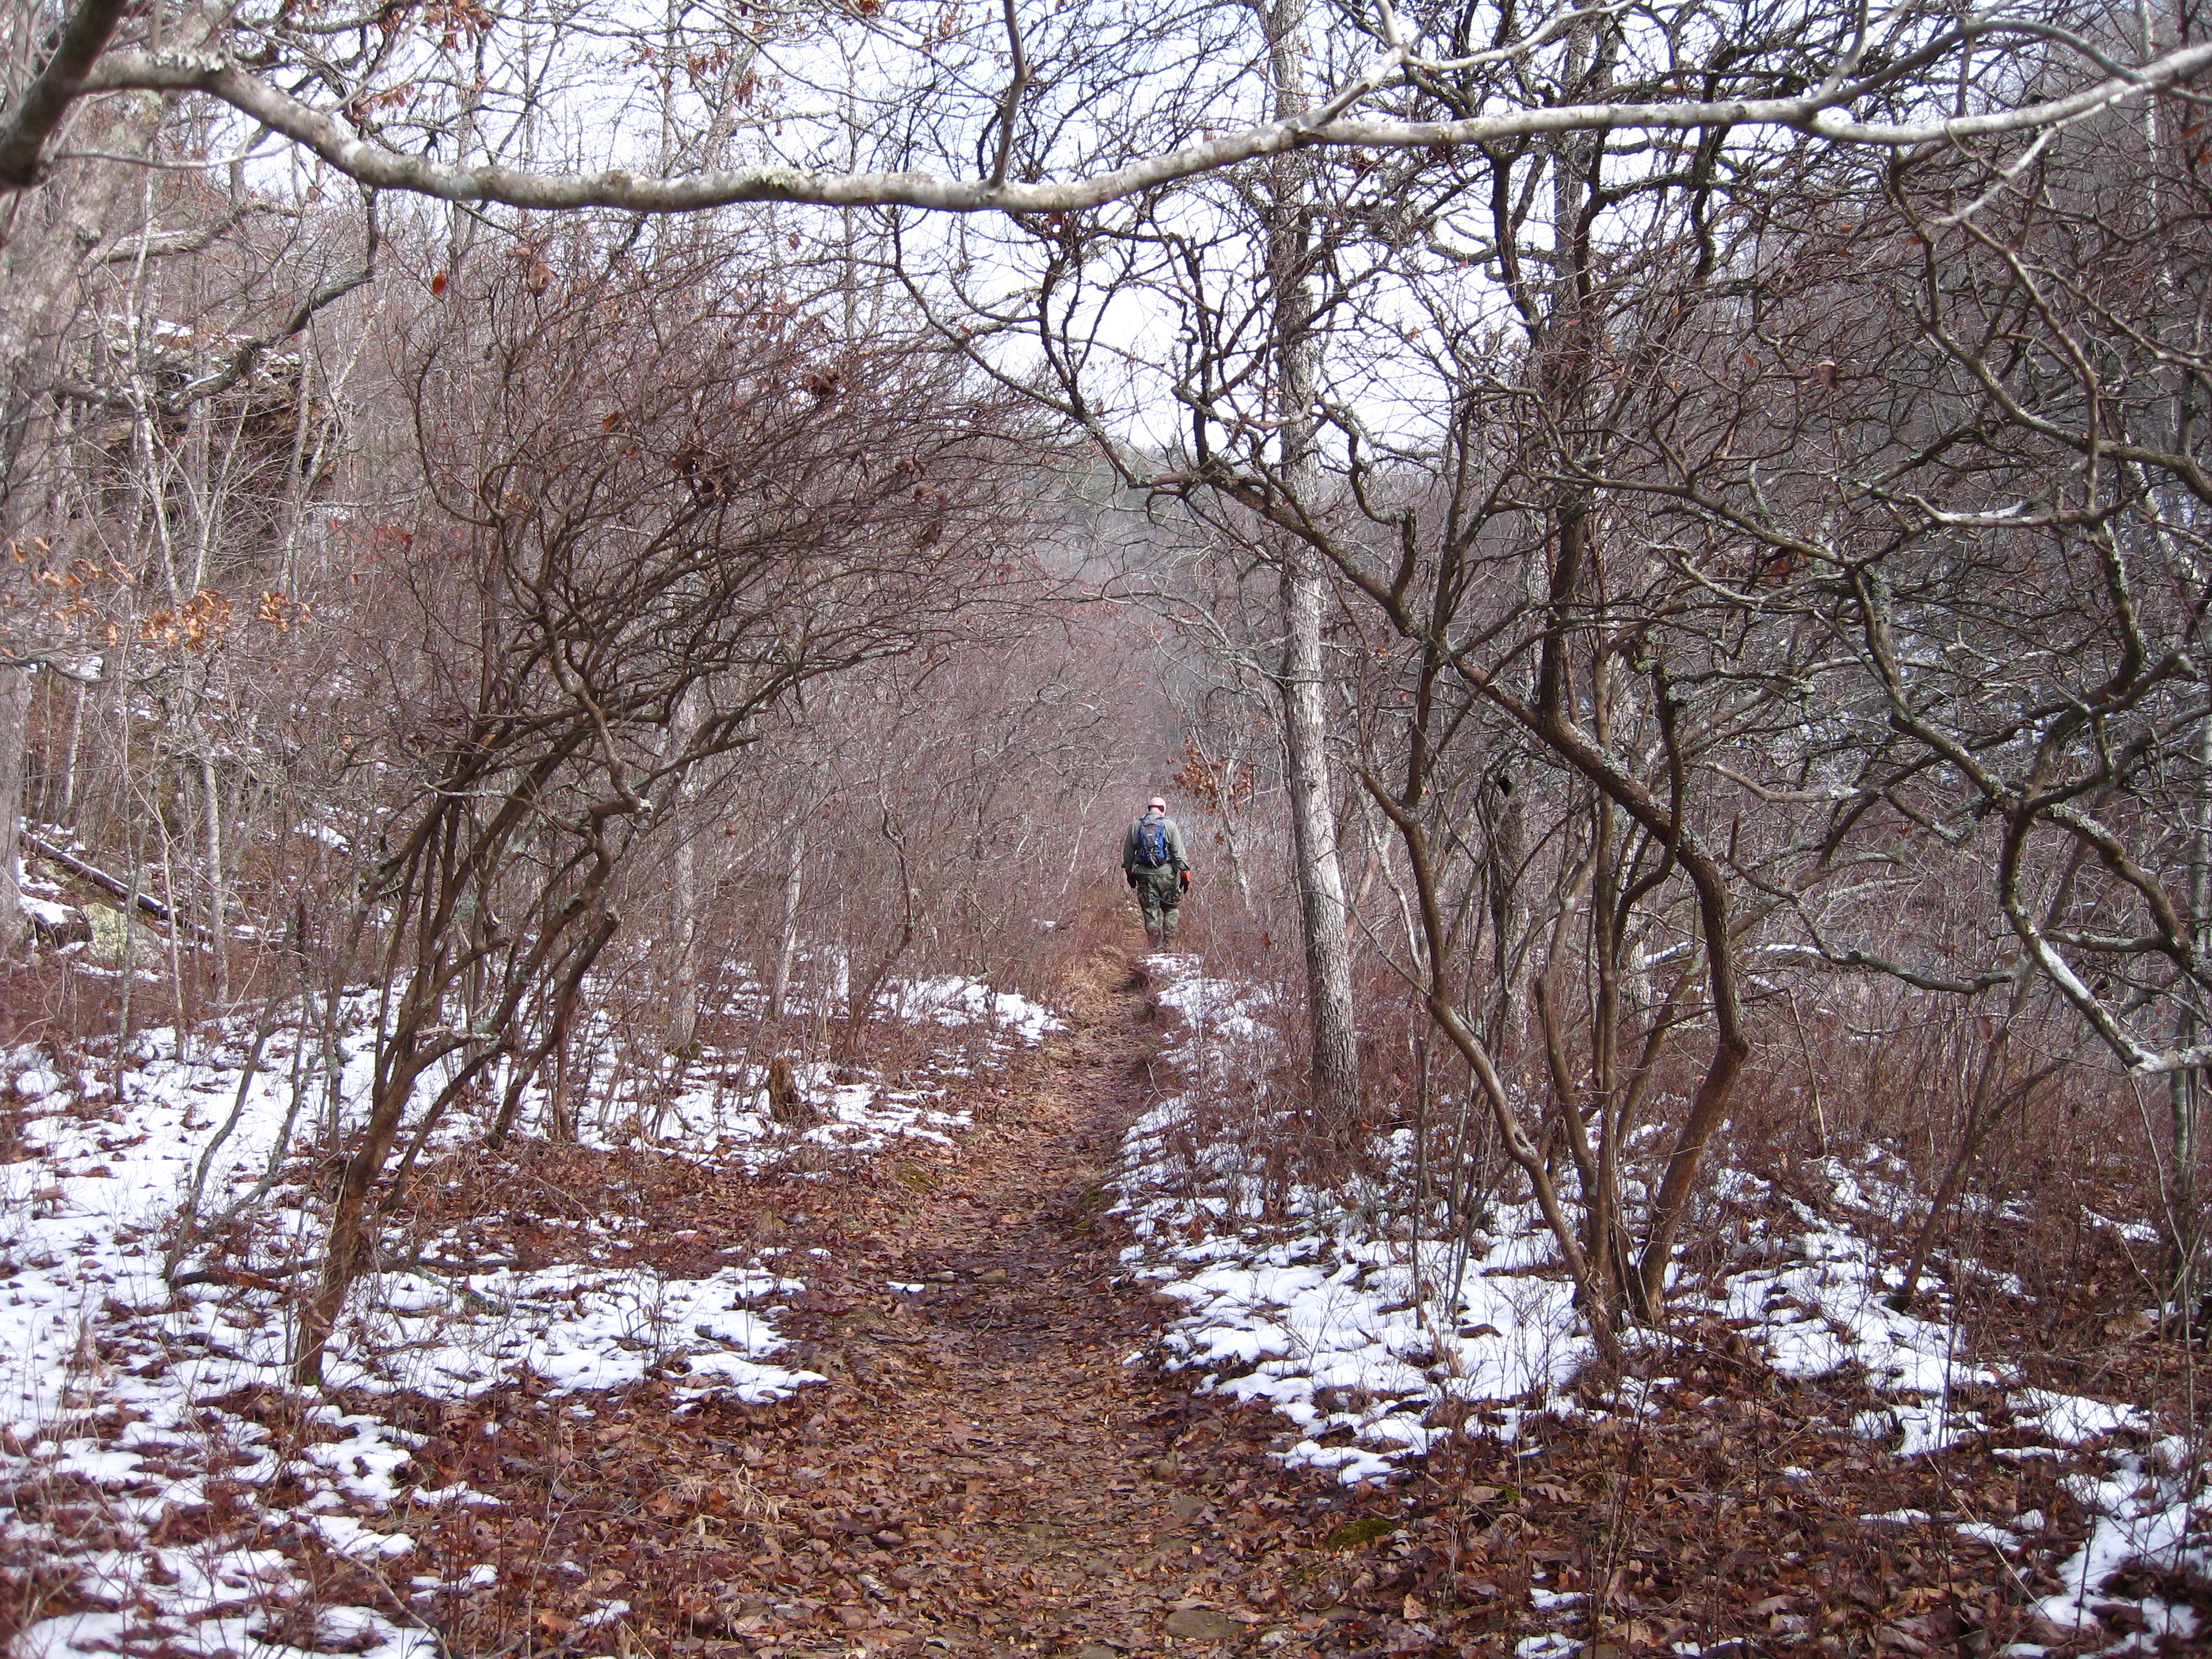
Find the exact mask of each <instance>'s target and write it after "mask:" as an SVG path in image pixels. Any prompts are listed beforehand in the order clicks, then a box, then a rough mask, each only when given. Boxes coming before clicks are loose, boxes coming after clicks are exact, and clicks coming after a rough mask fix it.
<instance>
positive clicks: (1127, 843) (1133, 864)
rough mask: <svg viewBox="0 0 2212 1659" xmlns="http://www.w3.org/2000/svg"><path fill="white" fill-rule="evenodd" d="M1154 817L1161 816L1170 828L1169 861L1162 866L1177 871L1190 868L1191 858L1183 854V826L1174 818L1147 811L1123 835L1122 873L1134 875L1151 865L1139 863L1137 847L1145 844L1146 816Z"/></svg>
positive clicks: (1162, 820) (1161, 819)
mask: <svg viewBox="0 0 2212 1659" xmlns="http://www.w3.org/2000/svg"><path fill="white" fill-rule="evenodd" d="M1152 817H1158V818H1160V821H1161V822H1162V823H1164V824H1166V825H1167V829H1168V861H1167V863H1166V864H1165V865H1164V866H1160V867H1162V868H1164V869H1170V870H1176V871H1183V870H1188V869H1189V868H1190V860H1188V859H1187V858H1185V857H1184V856H1183V855H1182V826H1181V825H1180V824H1178V823H1176V821H1175V820H1174V819H1173V818H1170V817H1162V816H1161V815H1160V814H1158V813H1156V812H1147V813H1146V814H1145V817H1142V818H1139V819H1138V820H1137V821H1136V822H1135V823H1133V824H1131V825H1130V826H1129V833H1128V834H1127V835H1126V836H1122V837H1121V872H1122V873H1123V874H1124V875H1134V874H1136V873H1137V872H1138V871H1139V870H1140V869H1146V868H1150V867H1151V866H1145V865H1140V864H1139V863H1138V861H1137V849H1138V848H1139V847H1140V846H1142V845H1143V844H1144V842H1143V831H1144V828H1145V818H1152Z"/></svg>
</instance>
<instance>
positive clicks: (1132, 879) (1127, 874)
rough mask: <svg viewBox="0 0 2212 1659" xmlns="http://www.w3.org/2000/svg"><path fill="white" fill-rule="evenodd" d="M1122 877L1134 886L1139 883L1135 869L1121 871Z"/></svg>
mask: <svg viewBox="0 0 2212 1659" xmlns="http://www.w3.org/2000/svg"><path fill="white" fill-rule="evenodd" d="M1121 879H1122V880H1124V881H1126V882H1127V883H1128V884H1129V885H1130V886H1132V887H1134V886H1135V885H1136V884H1137V872H1135V871H1134V870H1124V871H1123V872H1121Z"/></svg>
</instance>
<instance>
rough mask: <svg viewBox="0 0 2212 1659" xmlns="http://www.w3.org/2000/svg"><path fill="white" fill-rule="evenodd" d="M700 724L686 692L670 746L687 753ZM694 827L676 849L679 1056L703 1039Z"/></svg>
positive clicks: (674, 999)
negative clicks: (700, 1021)
mask: <svg viewBox="0 0 2212 1659" xmlns="http://www.w3.org/2000/svg"><path fill="white" fill-rule="evenodd" d="M697 726H698V704H697V696H696V692H693V691H687V692H686V693H685V694H684V696H681V697H679V698H678V699H677V702H676V718H675V719H674V720H671V721H670V722H669V731H668V744H669V747H670V749H671V750H673V751H674V752H675V753H677V754H679V755H680V754H682V753H683V752H684V749H685V748H686V747H688V746H689V745H690V742H691V734H692V732H694V731H695V730H696V728H697ZM692 794H693V791H692V789H691V787H690V782H689V781H688V780H687V781H686V782H685V784H684V786H683V787H680V788H679V789H678V791H677V799H678V800H679V801H681V802H684V803H685V804H686V805H688V804H689V803H690V799H691V797H692ZM690 827H691V826H690V825H688V824H685V825H680V826H679V829H683V830H684V831H685V832H686V833H685V834H684V839H683V840H682V841H681V842H678V844H677V848H676V872H675V892H674V899H675V912H676V915H675V918H674V920H675V924H676V967H675V970H674V974H673V982H672V983H671V985H670V986H669V987H668V1051H669V1053H671V1054H675V1055H678V1057H682V1056H684V1055H688V1054H690V1053H691V1052H692V1051H693V1049H694V1048H696V1047H697V1045H698V1041H699V858H698V852H697V849H696V847H695V845H694V842H693V837H692V836H691V835H690V833H688V832H689V830H690Z"/></svg>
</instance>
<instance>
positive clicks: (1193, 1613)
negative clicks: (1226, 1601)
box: [1165, 1607, 1244, 1642]
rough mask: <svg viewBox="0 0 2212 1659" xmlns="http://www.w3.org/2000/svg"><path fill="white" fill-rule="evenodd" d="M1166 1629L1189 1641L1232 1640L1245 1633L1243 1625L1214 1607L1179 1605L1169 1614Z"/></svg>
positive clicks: (1173, 1634)
mask: <svg viewBox="0 0 2212 1659" xmlns="http://www.w3.org/2000/svg"><path fill="white" fill-rule="evenodd" d="M1165 1629H1166V1631H1167V1633H1168V1634H1169V1635H1170V1636H1179V1637H1181V1638H1183V1640H1185V1641H1187V1642H1230V1641H1234V1640H1235V1639H1236V1638H1237V1637H1240V1636H1242V1635H1243V1633H1244V1626H1242V1625H1240V1624H1238V1623H1237V1621H1236V1620H1234V1619H1231V1617H1230V1616H1229V1615H1228V1614H1227V1613H1216V1612H1215V1611H1214V1610H1213V1609H1212V1607H1178V1608H1176V1610H1175V1611H1174V1612H1173V1613H1170V1614H1169V1615H1168V1618H1167V1624H1166V1626H1165Z"/></svg>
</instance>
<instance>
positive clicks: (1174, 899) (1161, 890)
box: [1134, 866, 1182, 945]
mask: <svg viewBox="0 0 2212 1659" xmlns="http://www.w3.org/2000/svg"><path fill="white" fill-rule="evenodd" d="M1134 874H1135V876H1136V888H1137V902H1138V903H1139V904H1140V905H1141V906H1143V907H1144V911H1145V937H1146V939H1150V940H1152V943H1153V944H1155V945H1169V944H1172V943H1173V942H1174V940H1175V936H1176V907H1177V906H1178V905H1180V904H1181V903H1182V877H1181V876H1179V875H1177V874H1176V872H1175V870H1174V868H1173V867H1172V866H1164V867H1162V868H1160V869H1158V870H1142V869H1140V870H1138V871H1136V872H1134Z"/></svg>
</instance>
